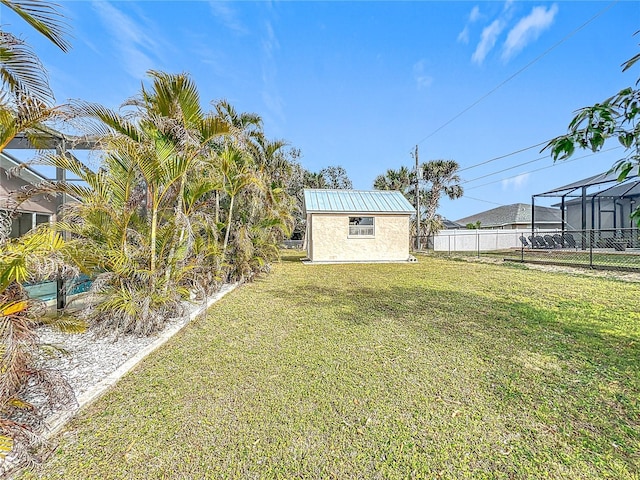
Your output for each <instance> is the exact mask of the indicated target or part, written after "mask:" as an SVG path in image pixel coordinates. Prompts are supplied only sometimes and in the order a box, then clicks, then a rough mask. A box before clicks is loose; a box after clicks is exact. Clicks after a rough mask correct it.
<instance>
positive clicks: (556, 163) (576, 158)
mask: <svg viewBox="0 0 640 480" xmlns="http://www.w3.org/2000/svg"><path fill="white" fill-rule="evenodd" d="M619 148H622V147H613V148H609V149H607V150H601V151H599V152H596V153H589V154H587V155H583V156H581V157H575V158H572V159H571V160H563V161H562V162H555V163H553V164H552V165H547V166H546V167H541V168H537V169H535V170H529V171H528V172H522V173H519V174H518V175H513V176H511V177H506V178H501V179H500V180H494V181H493V182H488V183H483V184H482V185H476V186H475V187H470V188H467V189H466V190H473V189H475V188H480V187H486V186H487V185H493V184H494V183H499V182H503V181H505V180H511V179H512V178H516V177H519V176H521V175H528V174H530V173H535V172H539V171H540V170H546V169H547V168H552V167H557V166H558V165H562V164H566V163H571V162H575V161H576V160H581V159H583V158H587V157H592V156H594V155H598V154H599V153H606V152H610V151H612V150H617V149H619Z"/></svg>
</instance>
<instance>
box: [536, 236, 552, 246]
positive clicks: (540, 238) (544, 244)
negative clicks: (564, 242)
mask: <svg viewBox="0 0 640 480" xmlns="http://www.w3.org/2000/svg"><path fill="white" fill-rule="evenodd" d="M535 239H536V241H537V242H538V246H539V247H540V248H553V247H550V246H549V244H548V243H547V242H545V241H544V238H542V235H536V236H535Z"/></svg>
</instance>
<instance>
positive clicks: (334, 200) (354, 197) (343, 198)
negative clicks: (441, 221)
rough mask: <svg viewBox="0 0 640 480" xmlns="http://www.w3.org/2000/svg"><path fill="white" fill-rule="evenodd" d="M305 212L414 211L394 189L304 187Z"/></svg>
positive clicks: (408, 212)
mask: <svg viewBox="0 0 640 480" xmlns="http://www.w3.org/2000/svg"><path fill="white" fill-rule="evenodd" d="M304 206H305V211H306V212H342V213H348V212H354V213H407V214H410V213H414V212H415V209H414V208H413V206H412V205H411V204H410V203H409V202H408V201H407V199H406V198H405V197H404V195H402V193H400V192H398V191H394V190H329V189H305V190H304Z"/></svg>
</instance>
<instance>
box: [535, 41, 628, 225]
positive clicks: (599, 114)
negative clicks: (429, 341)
mask: <svg viewBox="0 0 640 480" xmlns="http://www.w3.org/2000/svg"><path fill="white" fill-rule="evenodd" d="M637 33H638V32H636V34H637ZM638 61H640V53H639V54H637V55H635V56H634V57H633V58H631V59H629V60H627V61H626V62H624V63H623V64H622V71H623V72H626V71H627V70H629V69H630V68H631V67H633V65H634V64H636V63H637V62H638ZM639 84H640V78H638V80H637V81H636V83H635V88H634V87H627V88H624V89H622V90H620V91H619V92H618V93H617V94H616V95H614V96H612V97H609V98H607V99H606V100H604V101H602V102H601V103H596V104H595V105H593V106H590V107H585V108H581V109H580V110H578V113H577V115H576V116H575V117H574V118H573V120H571V123H569V127H568V133H566V134H565V135H561V136H559V137H556V138H554V139H553V140H551V141H550V142H549V143H548V144H547V145H546V146H545V148H544V149H543V151H544V150H547V149H549V150H551V156H552V157H553V160H554V161H558V160H566V159H568V158H569V157H571V156H572V155H573V153H574V152H575V150H576V149H577V148H581V149H589V150H591V151H592V152H598V151H600V150H601V149H602V147H603V146H604V144H605V142H606V141H607V140H608V139H609V138H617V139H618V141H619V142H620V144H621V145H622V146H623V147H624V151H625V154H624V156H623V157H622V158H621V159H620V160H618V161H617V162H616V163H615V164H614V165H613V167H612V169H611V170H612V171H615V172H617V173H618V181H623V180H625V179H626V178H627V177H628V176H629V175H630V174H632V172H633V170H634V169H636V172H637V173H640V89H638V85H639ZM631 217H632V218H633V219H635V221H636V223H637V224H638V225H640V206H639V207H637V208H636V210H635V211H634V212H633V213H632V214H631Z"/></svg>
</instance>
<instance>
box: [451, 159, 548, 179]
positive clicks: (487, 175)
mask: <svg viewBox="0 0 640 480" xmlns="http://www.w3.org/2000/svg"><path fill="white" fill-rule="evenodd" d="M548 158H549V157H548V156H547V155H545V156H544V157H538V158H536V159H534V160H529V161H528V162H523V163H519V164H517V165H514V166H512V167H507V168H503V169H502V170H498V171H497V172H493V173H487V174H486V175H482V176H481V177H476V178H472V179H471V180H465V181H464V182H461V183H462V184H465V183H471V182H475V181H476V180H481V179H483V178H487V177H492V176H493V175H497V174H499V173H502V172H506V171H508V170H513V169H514V168H518V167H522V166H523V165H528V164H530V163H534V162H539V161H540V160H545V159H548Z"/></svg>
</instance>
